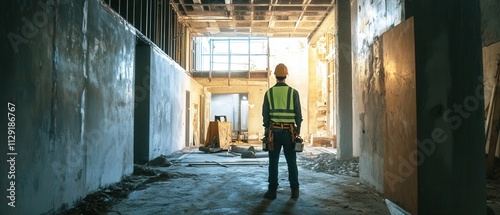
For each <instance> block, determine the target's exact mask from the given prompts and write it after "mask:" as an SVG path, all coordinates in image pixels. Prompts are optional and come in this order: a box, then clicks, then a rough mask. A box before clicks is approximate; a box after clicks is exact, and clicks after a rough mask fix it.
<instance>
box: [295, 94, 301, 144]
mask: <svg viewBox="0 0 500 215" xmlns="http://www.w3.org/2000/svg"><path fill="white" fill-rule="evenodd" d="M299 97H300V96H299V92H298V91H297V90H294V92H293V102H294V104H293V106H294V107H295V110H294V112H295V125H297V129H296V130H295V134H296V135H297V136H298V135H300V127H301V125H302V107H301V106H300V98H299Z"/></svg>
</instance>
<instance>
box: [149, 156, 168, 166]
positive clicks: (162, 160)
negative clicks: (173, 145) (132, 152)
mask: <svg viewBox="0 0 500 215" xmlns="http://www.w3.org/2000/svg"><path fill="white" fill-rule="evenodd" d="M146 165H147V166H159V167H169V166H172V162H170V161H169V160H168V159H167V156H165V155H161V156H158V157H157V158H155V159H153V160H151V161H149V162H148V163H147V164H146Z"/></svg>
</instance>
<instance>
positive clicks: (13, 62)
mask: <svg viewBox="0 0 500 215" xmlns="http://www.w3.org/2000/svg"><path fill="white" fill-rule="evenodd" d="M58 2H59V4H55V2H53V1H50V2H46V1H40V2H36V1H22V2H20V1H9V2H6V4H5V5H4V6H3V7H2V9H1V10H2V13H1V14H2V19H1V20H2V21H1V22H2V24H1V27H0V28H1V32H2V33H1V34H2V35H4V36H5V35H10V37H9V36H8V37H4V39H3V40H2V43H1V44H2V49H1V50H2V51H1V61H2V65H3V66H4V67H5V71H4V72H2V74H1V76H2V78H1V86H2V95H3V96H2V97H1V100H2V101H1V102H2V104H4V105H7V101H9V102H12V103H14V104H15V105H16V112H15V113H16V128H15V129H16V130H15V131H16V148H15V152H17V153H18V154H17V156H16V158H15V159H16V165H15V167H16V173H15V180H14V181H15V183H16V190H15V193H16V196H15V197H16V207H15V208H11V207H8V206H7V204H5V202H3V203H2V204H1V205H0V211H2V214H40V213H45V212H50V211H55V210H58V209H59V208H60V207H62V206H63V205H66V206H71V205H72V204H73V203H74V201H76V200H78V199H79V198H81V197H82V196H84V195H86V194H87V193H89V192H91V191H92V190H95V189H96V188H98V187H99V186H103V185H106V184H109V183H113V182H117V181H119V180H120V179H121V177H122V176H123V175H127V174H131V173H132V170H133V166H132V144H133V142H132V139H133V136H132V135H133V132H132V131H133V130H132V129H133V124H132V122H133V99H134V98H133V97H134V93H133V89H134V70H133V68H134V59H133V58H134V46H135V35H134V33H133V32H131V31H129V30H128V29H127V27H125V26H124V25H123V24H121V23H120V22H119V21H118V20H117V19H116V18H115V17H113V16H111V15H110V14H109V13H107V12H106V11H104V10H102V9H101V8H100V5H99V2H98V1H96V0H88V1H58ZM9 38H10V39H9ZM117 44H120V45H117ZM5 120H6V119H1V126H2V129H4V130H6V127H5V126H6V125H7V123H6V121H5ZM5 135H6V133H2V135H1V136H2V138H3V139H7V138H6V137H5ZM5 149H6V147H4V146H2V147H1V151H0V152H1V154H2V157H3V156H4V155H6V153H7V152H6V151H5ZM0 170H1V172H3V173H7V172H8V171H7V166H6V165H0ZM7 185H8V184H7V183H6V180H2V183H1V184H0V190H3V191H5V190H6V189H7Z"/></svg>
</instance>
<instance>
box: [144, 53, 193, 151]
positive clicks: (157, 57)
mask: <svg viewBox="0 0 500 215" xmlns="http://www.w3.org/2000/svg"><path fill="white" fill-rule="evenodd" d="M150 83H151V106H150V125H149V126H150V130H149V135H150V137H149V139H150V152H149V153H150V154H149V158H150V159H153V158H155V157H157V156H160V155H162V154H163V155H166V154H171V153H173V152H175V151H177V150H179V149H182V148H183V147H184V146H185V140H186V136H185V135H186V131H185V129H186V123H188V122H186V116H185V115H186V111H188V109H187V108H186V91H191V83H192V82H191V78H190V77H189V76H188V75H187V74H186V72H185V70H184V69H183V68H181V67H180V66H179V65H178V64H177V63H176V62H175V61H174V60H172V59H171V58H170V57H169V56H167V55H166V54H164V53H163V52H161V51H159V50H158V49H156V48H154V49H152V50H151V82H150ZM190 98H191V101H194V99H197V96H196V95H192V94H191V95H190ZM191 119H192V118H191ZM187 135H190V140H192V133H191V132H190V133H189V134H187Z"/></svg>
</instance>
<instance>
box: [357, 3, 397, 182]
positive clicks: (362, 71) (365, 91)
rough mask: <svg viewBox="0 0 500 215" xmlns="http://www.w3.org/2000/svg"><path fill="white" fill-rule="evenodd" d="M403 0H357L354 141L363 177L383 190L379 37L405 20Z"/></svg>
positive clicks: (383, 140) (382, 79) (382, 119)
mask: <svg viewBox="0 0 500 215" xmlns="http://www.w3.org/2000/svg"><path fill="white" fill-rule="evenodd" d="M403 9H404V5H403V2H401V1H397V0H374V1H368V0H353V1H351V17H352V18H351V20H352V41H351V42H352V53H353V57H352V62H353V63H352V67H353V74H352V75H353V77H352V82H353V84H352V88H353V91H352V97H353V145H354V151H357V149H356V148H358V147H359V162H360V167H359V171H360V178H361V179H362V180H363V181H365V182H366V183H367V184H369V185H372V186H374V187H375V188H376V189H377V190H378V191H380V192H382V190H383V181H384V178H383V177H384V176H383V171H384V169H383V166H384V159H383V158H384V143H385V141H386V139H385V126H386V124H385V122H386V119H385V111H386V104H385V100H384V93H385V84H384V76H383V75H384V74H383V66H382V61H381V57H382V56H381V45H380V44H379V42H378V41H377V38H378V37H380V36H381V35H382V33H384V32H385V31H387V30H388V29H390V28H391V27H392V26H395V25H397V24H399V23H400V22H401V21H402V20H404V15H403Z"/></svg>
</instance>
